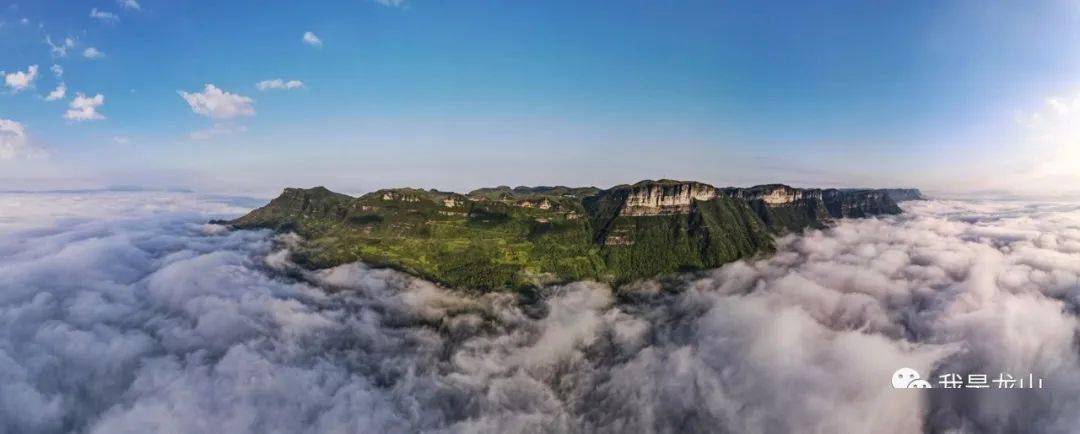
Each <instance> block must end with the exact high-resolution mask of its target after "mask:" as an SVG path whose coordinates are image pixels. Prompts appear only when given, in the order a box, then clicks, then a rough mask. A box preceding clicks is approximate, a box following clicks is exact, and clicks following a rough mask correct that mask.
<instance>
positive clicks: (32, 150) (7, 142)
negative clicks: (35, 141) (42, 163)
mask: <svg viewBox="0 0 1080 434" xmlns="http://www.w3.org/2000/svg"><path fill="white" fill-rule="evenodd" d="M43 155H44V153H43V152H42V151H41V150H40V149H38V148H37V147H34V146H32V145H30V141H29V139H28V138H27V136H26V127H25V126H23V124H21V123H19V122H16V121H13V120H11V119H0V160H12V159H15V158H32V157H40V156H43Z"/></svg>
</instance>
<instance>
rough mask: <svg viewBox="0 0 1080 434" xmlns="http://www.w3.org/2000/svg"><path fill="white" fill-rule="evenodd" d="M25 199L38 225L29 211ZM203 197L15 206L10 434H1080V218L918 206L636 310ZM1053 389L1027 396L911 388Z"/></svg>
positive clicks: (589, 292)
mask: <svg viewBox="0 0 1080 434" xmlns="http://www.w3.org/2000/svg"><path fill="white" fill-rule="evenodd" d="M15 204H18V205H15ZM250 206H251V204H250V203H237V202H235V200H233V199H228V198H214V197H203V196H196V195H190V194H170V195H167V194H158V193H138V194H131V193H128V194H119V193H96V194H47V195H11V194H7V195H0V209H4V210H9V211H10V212H5V213H3V214H2V215H4V217H3V218H0V324H3V327H0V378H4V379H5V381H4V382H0V432H5V431H6V432H71V431H74V432H89V433H136V432H211V431H213V432H235V433H244V432H272V433H277V432H280V433H302V432H360V431H364V432H416V431H436V432H493V433H494V432H499V433H503V432H686V431H689V432H698V431H710V432H717V431H719V432H749V433H768V432H898V433H906V432H922V431H923V430H927V429H933V430H948V429H954V430H957V431H958V432H1009V431H1015V430H1016V429H1018V428H1022V429H1024V430H1025V431H1028V432H1039V431H1042V432H1067V431H1069V430H1071V429H1072V427H1075V426H1076V423H1077V422H1078V420H1080V419H1078V418H1080V411H1078V410H1077V408H1080V406H1078V404H1080V403H1078V402H1077V400H1078V399H1080V369H1078V366H1077V355H1076V352H1075V345H1076V342H1075V339H1076V338H1075V336H1076V332H1077V327H1078V323H1077V318H1076V315H1075V312H1076V311H1077V309H1076V301H1077V300H1078V296H1080V283H1078V282H1080V280H1078V275H1080V207H1078V206H1076V205H1053V204H1050V205H1033V204H1019V203H993V202H979V203H973V202H922V203H909V204H907V205H906V207H907V209H908V211H909V213H908V214H907V215H905V216H903V217H899V218H889V219H870V220H854V221H844V222H842V223H840V224H839V225H838V226H837V227H835V228H833V229H830V230H827V231H817V232H811V233H808V234H806V235H805V236H800V237H795V236H791V237H787V238H784V239H783V240H781V242H780V245H779V248H778V250H779V251H778V252H777V253H776V254H775V255H772V256H770V257H768V258H764V259H761V260H758V261H754V262H740V263H734V264H730V265H728V266H725V267H723V268H720V269H717V270H713V271H711V272H707V273H702V274H698V275H693V276H682V277H679V278H674V279H668V280H665V281H663V282H646V283H641V284H638V285H635V286H632V287H629V288H624V289H622V290H620V291H619V292H618V293H613V292H612V290H611V289H610V288H608V287H607V286H604V285H600V284H595V283H576V284H571V285H566V286H560V287H553V288H546V289H544V290H543V291H542V292H544V295H545V299H544V300H545V301H543V302H540V303H536V304H522V303H519V302H517V301H516V300H515V299H514V298H513V297H512V296H509V295H507V294H487V295H475V294H473V295H469V294H466V293H463V292H458V291H447V290H444V289H441V288H438V287H436V286H434V285H431V284H429V283H426V282H424V281H421V280H418V279H414V278H411V277H408V276H404V275H401V274H399V273H396V272H392V271H387V270H373V269H370V268H367V267H365V266H363V265H359V264H351V265H345V266H341V267H336V268H333V269H329V270H322V271H318V272H307V271H303V270H300V269H297V268H295V267H294V266H293V265H292V264H291V263H290V262H289V253H288V248H289V246H290V245H291V244H292V243H295V242H296V240H295V239H293V237H289V236H281V237H276V238H273V237H272V236H271V235H270V234H268V233H266V232H252V231H240V232H230V231H227V230H226V229H225V228H223V227H220V226H215V225H207V224H204V223H203V222H204V221H206V220H207V219H209V218H214V217H222V216H228V215H236V214H237V213H240V212H243V211H244V210H246V208H248V207H250ZM902 366H907V367H912V368H915V369H917V370H919V371H920V372H923V373H928V374H938V373H942V372H958V373H966V372H969V371H985V372H988V373H997V372H999V371H1000V372H1014V373H1023V374H1026V373H1028V372H1032V373H1035V374H1036V375H1039V376H1041V377H1043V378H1045V379H1046V382H1047V384H1048V387H1049V389H1044V390H1036V391H1027V392H998V391H974V392H971V393H949V392H948V391H942V390H931V391H926V390H919V391H916V390H907V391H904V390H893V389H892V388H891V387H890V386H889V376H890V374H891V373H892V371H894V370H895V369H897V368H899V367H902Z"/></svg>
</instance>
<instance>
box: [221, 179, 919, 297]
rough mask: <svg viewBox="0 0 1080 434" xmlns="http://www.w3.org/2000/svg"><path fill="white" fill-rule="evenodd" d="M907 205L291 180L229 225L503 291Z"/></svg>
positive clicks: (832, 194)
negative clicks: (358, 188)
mask: <svg viewBox="0 0 1080 434" xmlns="http://www.w3.org/2000/svg"><path fill="white" fill-rule="evenodd" d="M898 213H900V208H899V207H897V206H896V203H895V202H894V201H893V200H892V199H890V197H889V195H888V194H887V193H886V192H885V191H883V190H833V189H826V190H821V189H799V188H792V187H788V186H784V185H779V184H773V185H763V186H757V187H751V188H724V189H719V188H716V187H713V186H711V185H708V184H704V183H699V182H690V181H673V180H659V181H642V182H639V183H636V184H633V185H620V186H616V187H613V188H610V189H607V190H600V189H597V188H595V187H583V188H569V187H516V188H510V187H496V188H488V189H479V190H474V191H473V192H470V193H469V194H468V195H462V194H457V193H451V192H441V191H436V190H419V189H411V188H400V189H388V190H379V191H376V192H373V193H368V194H365V195H363V196H361V197H358V198H354V197H351V196H347V195H343V194H338V193H334V192H331V191H329V190H327V189H326V188H323V187H315V188H312V189H306V190H304V189H295V188H288V189H285V191H284V192H283V193H282V194H281V196H279V197H278V198H276V199H274V200H272V201H271V202H270V203H269V204H267V205H266V206H263V207H261V208H259V209H256V210H254V211H252V212H251V213H249V214H247V215H245V216H243V217H240V218H238V219H236V220H233V221H231V222H228V223H229V224H230V225H231V226H233V227H235V228H239V229H248V228H269V229H273V230H275V231H279V232H295V233H297V234H298V235H300V236H301V237H303V239H304V241H303V242H302V243H301V244H300V246H299V247H298V248H297V249H296V251H295V252H294V259H295V260H296V261H297V262H298V263H301V264H302V265H305V266H308V267H312V268H323V267H330V266H335V265H339V264H343V263H347V262H353V261H364V262H367V263H370V264H373V265H376V266H386V267H392V268H396V269H400V270H403V271H406V272H409V273H412V274H415V275H418V276H421V277H424V278H427V279H430V280H434V281H437V282H440V283H443V284H446V285H448V286H453V287H459V288H472V289H477V290H496V289H516V288H526V287H533V286H538V285H544V284H550V283H557V282H567V281H573V280H581V279H595V280H600V281H604V282H610V283H613V284H622V283H626V282H630V281H633V280H636V279H641V278H648V277H654V276H657V275H661V274H666V273H672V272H678V271H687V270H697V269H704V268H713V267H717V266H719V265H722V264H724V263H727V262H731V261H735V260H738V259H741V258H748V257H752V256H754V255H757V254H759V253H762V252H768V251H771V250H772V248H773V236H774V235H775V234H781V233H787V232H797V231H801V230H803V229H806V228H821V227H824V226H826V225H828V223H829V221H830V220H831V219H834V218H844V217H866V216H872V215H879V214H898Z"/></svg>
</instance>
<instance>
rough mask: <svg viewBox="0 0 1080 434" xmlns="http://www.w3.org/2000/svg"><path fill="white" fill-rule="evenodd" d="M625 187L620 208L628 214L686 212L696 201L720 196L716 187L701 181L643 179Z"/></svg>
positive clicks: (645, 214)
mask: <svg viewBox="0 0 1080 434" xmlns="http://www.w3.org/2000/svg"><path fill="white" fill-rule="evenodd" d="M616 188H618V187H616ZM625 190H626V191H625V199H624V201H623V204H622V209H621V210H620V214H621V215H625V216H654V215H664V214H686V213H688V212H689V211H690V207H691V205H693V204H694V201H706V200H712V199H715V198H716V196H717V189H716V187H713V186H711V185H708V184H702V183H700V182H680V181H668V180H661V181H655V182H653V181H643V182H639V183H637V184H634V185H632V186H630V187H627V188H625Z"/></svg>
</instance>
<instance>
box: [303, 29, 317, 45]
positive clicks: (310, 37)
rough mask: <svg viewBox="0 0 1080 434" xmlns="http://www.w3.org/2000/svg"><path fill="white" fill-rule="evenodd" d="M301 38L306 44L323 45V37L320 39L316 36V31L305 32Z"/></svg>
mask: <svg viewBox="0 0 1080 434" xmlns="http://www.w3.org/2000/svg"><path fill="white" fill-rule="evenodd" d="M301 39H302V40H303V41H304V43H305V44H308V45H310V46H312V47H322V39H319V37H318V36H315V34H314V33H311V32H304V36H303V38H301Z"/></svg>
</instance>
